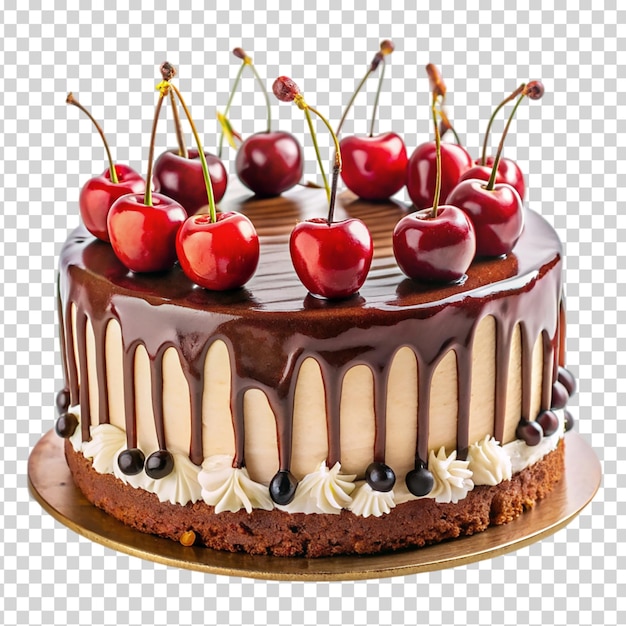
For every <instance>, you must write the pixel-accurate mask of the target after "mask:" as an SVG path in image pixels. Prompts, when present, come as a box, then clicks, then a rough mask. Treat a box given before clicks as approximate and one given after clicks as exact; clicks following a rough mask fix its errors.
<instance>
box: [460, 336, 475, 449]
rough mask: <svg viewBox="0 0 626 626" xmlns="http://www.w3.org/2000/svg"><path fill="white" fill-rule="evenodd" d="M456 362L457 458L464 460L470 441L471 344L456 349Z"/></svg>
mask: <svg viewBox="0 0 626 626" xmlns="http://www.w3.org/2000/svg"><path fill="white" fill-rule="evenodd" d="M456 363H457V368H456V371H457V400H458V401H457V406H458V414H457V427H456V428H457V431H456V432H457V435H456V449H457V451H458V458H459V459H462V460H464V459H465V457H466V456H467V450H468V448H469V446H470V443H473V442H471V441H470V440H469V431H470V399H471V397H472V351H471V346H463V347H459V348H457V349H456Z"/></svg>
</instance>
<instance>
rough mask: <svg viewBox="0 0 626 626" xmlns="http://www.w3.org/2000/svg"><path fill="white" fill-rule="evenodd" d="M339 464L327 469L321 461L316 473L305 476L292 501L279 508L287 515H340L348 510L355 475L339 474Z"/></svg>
mask: <svg viewBox="0 0 626 626" xmlns="http://www.w3.org/2000/svg"><path fill="white" fill-rule="evenodd" d="M340 472H341V464H340V463H339V462H337V463H335V465H334V466H333V467H332V468H331V469H328V467H327V466H326V462H325V461H322V463H321V464H320V467H319V469H318V471H317V472H313V473H311V474H307V475H306V476H305V477H304V478H303V479H302V481H301V482H300V484H299V485H298V488H297V490H296V495H295V498H294V499H293V501H292V502H291V503H290V504H288V505H287V506H286V507H279V508H281V509H283V510H286V511H288V512H289V513H334V514H339V513H341V510H342V509H348V508H350V505H351V504H352V498H351V497H350V494H351V493H352V492H353V491H354V488H355V484H354V479H355V478H356V475H355V474H340Z"/></svg>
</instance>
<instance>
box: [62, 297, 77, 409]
mask: <svg viewBox="0 0 626 626" xmlns="http://www.w3.org/2000/svg"><path fill="white" fill-rule="evenodd" d="M61 311H65V315H64V317H65V337H66V343H65V348H64V350H63V354H64V355H65V358H66V359H67V376H68V380H67V385H68V387H69V390H70V404H72V405H74V406H76V405H77V404H79V403H80V397H79V396H80V390H79V385H78V366H77V364H76V354H75V352H74V341H73V340H72V337H74V329H73V324H72V306H71V301H69V302H67V303H66V304H65V306H64V307H63V308H62V309H61Z"/></svg>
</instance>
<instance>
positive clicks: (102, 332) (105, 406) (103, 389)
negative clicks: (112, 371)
mask: <svg viewBox="0 0 626 626" xmlns="http://www.w3.org/2000/svg"><path fill="white" fill-rule="evenodd" d="M106 329H107V327H106V326H104V325H98V326H96V328H94V337H95V349H96V355H95V356H96V379H97V381H98V423H99V424H108V423H109V421H110V417H109V383H108V380H107V364H106Z"/></svg>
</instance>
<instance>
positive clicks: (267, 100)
mask: <svg viewBox="0 0 626 626" xmlns="http://www.w3.org/2000/svg"><path fill="white" fill-rule="evenodd" d="M244 65H249V66H250V69H251V70H252V73H253V74H254V77H255V78H256V81H257V83H258V85H259V87H260V88H261V92H262V93H263V97H264V98H265V108H266V111H267V130H266V132H268V133H269V132H270V131H271V130H272V108H271V106H270V98H269V96H268V95H267V89H266V88H265V84H264V83H263V80H262V79H261V77H260V76H259V73H258V72H257V69H256V67H255V66H254V63H252V59H251V58H250V57H246V61H244Z"/></svg>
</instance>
